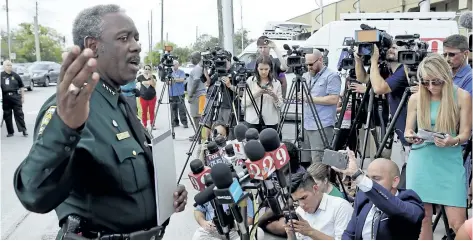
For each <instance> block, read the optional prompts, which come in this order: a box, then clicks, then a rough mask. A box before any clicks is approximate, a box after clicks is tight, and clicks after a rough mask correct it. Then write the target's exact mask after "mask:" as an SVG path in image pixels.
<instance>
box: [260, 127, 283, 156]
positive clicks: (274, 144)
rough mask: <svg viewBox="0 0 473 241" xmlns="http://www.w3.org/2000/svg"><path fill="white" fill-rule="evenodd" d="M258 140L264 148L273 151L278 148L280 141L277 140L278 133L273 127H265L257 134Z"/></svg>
mask: <svg viewBox="0 0 473 241" xmlns="http://www.w3.org/2000/svg"><path fill="white" fill-rule="evenodd" d="M259 141H260V142H261V145H263V147H264V150H266V151H267V152H268V151H274V150H276V149H278V148H279V146H280V145H281V141H280V140H279V134H278V132H277V131H276V130H275V129H271V128H266V129H264V130H262V131H261V133H260V134H259Z"/></svg>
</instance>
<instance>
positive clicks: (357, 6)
mask: <svg viewBox="0 0 473 241" xmlns="http://www.w3.org/2000/svg"><path fill="white" fill-rule="evenodd" d="M360 2H361V0H358V1H357V2H356V13H360V12H361V7H360Z"/></svg>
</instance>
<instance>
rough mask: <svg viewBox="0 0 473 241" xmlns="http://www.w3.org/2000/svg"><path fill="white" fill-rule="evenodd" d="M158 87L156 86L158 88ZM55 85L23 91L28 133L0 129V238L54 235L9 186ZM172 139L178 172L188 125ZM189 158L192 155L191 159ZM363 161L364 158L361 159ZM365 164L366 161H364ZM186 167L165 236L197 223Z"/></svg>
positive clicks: (181, 235) (164, 113) (289, 132)
mask: <svg viewBox="0 0 473 241" xmlns="http://www.w3.org/2000/svg"><path fill="white" fill-rule="evenodd" d="M160 89H161V88H159V90H160ZM55 90H56V88H55V86H51V87H47V88H43V87H37V88H35V89H34V91H32V92H27V93H26V96H25V104H24V107H23V111H24V112H25V120H26V126H27V128H28V130H29V133H30V136H28V137H23V136H22V135H21V133H15V136H14V137H10V138H7V137H6V134H7V133H6V129H5V127H3V128H2V129H1V133H0V135H1V138H0V145H1V195H2V197H1V217H2V224H1V239H2V240H3V239H27V240H31V239H33V240H38V239H54V238H55V236H56V233H57V231H58V230H59V227H58V224H57V217H56V214H55V213H54V211H53V212H50V213H48V214H35V213H30V212H28V211H27V210H26V209H24V208H23V206H22V205H21V203H20V202H19V201H18V198H17V197H16V195H15V192H14V190H13V185H12V180H13V174H14V172H15V170H16V168H17V167H18V165H19V164H20V163H21V162H22V161H23V159H24V158H25V157H26V156H27V154H28V151H29V149H30V147H31V144H32V141H33V137H32V136H33V135H32V133H33V128H34V123H35V120H36V116H37V114H38V110H39V109H40V107H41V105H42V104H43V103H44V101H45V100H46V99H47V98H48V97H50V96H51V95H52V94H53V93H54V92H55ZM168 111H169V110H168V105H162V106H161V107H160V108H159V113H158V115H157V119H156V123H157V128H158V129H157V130H156V131H155V134H159V133H161V132H163V131H165V130H168V129H169V126H170V125H169V116H170V115H169V112H168ZM175 132H176V139H175V140H174V153H175V161H176V174H177V175H179V174H180V171H181V169H182V167H183V166H184V164H185V161H186V159H187V155H186V153H187V152H188V151H189V147H190V142H189V141H188V139H187V138H188V137H189V136H190V135H192V134H193V130H192V128H189V129H183V128H182V127H178V128H175ZM283 137H284V138H285V139H293V138H294V125H293V124H285V125H284V128H283ZM398 148H399V147H398V146H395V149H394V150H393V152H392V153H393V156H392V159H393V160H395V161H396V162H397V163H398V165H399V164H400V162H399V160H400V158H399V149H398ZM191 160H192V159H191ZM365 163H366V162H365ZM365 166H366V164H365ZM187 173H189V168H187V170H186V172H185V175H184V178H183V181H181V183H182V184H184V185H185V186H186V188H187V190H188V192H189V202H188V205H187V207H186V210H185V211H184V212H182V213H179V214H175V215H173V217H172V221H171V223H170V225H169V226H168V228H167V230H166V234H165V236H164V238H165V239H172V240H174V239H181V240H182V239H191V238H192V235H193V233H194V231H195V230H196V228H197V224H196V222H195V221H194V217H193V207H192V204H193V199H194V195H195V194H196V193H197V191H195V190H194V189H193V187H192V185H191V184H190V182H189V180H188V179H187ZM442 226H443V224H441V223H440V224H439V227H438V228H437V230H436V235H435V239H440V238H441V236H442V234H443V230H444V229H443V227H442Z"/></svg>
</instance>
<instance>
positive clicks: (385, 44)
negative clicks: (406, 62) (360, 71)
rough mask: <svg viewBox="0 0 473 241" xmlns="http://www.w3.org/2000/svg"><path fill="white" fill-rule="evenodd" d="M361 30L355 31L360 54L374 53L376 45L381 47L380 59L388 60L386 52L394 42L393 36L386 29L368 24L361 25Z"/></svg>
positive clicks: (368, 54)
mask: <svg viewBox="0 0 473 241" xmlns="http://www.w3.org/2000/svg"><path fill="white" fill-rule="evenodd" d="M360 28H361V30H356V31H355V43H356V45H357V46H358V55H359V56H360V57H361V56H371V55H373V50H374V45H375V44H376V46H377V47H378V49H379V59H380V60H381V61H383V60H386V53H387V51H388V50H389V48H391V46H392V44H393V38H392V36H391V35H389V34H388V33H386V31H384V30H380V29H376V28H373V27H370V26H368V25H366V24H361V25H360Z"/></svg>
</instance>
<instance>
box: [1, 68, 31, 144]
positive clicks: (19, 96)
mask: <svg viewBox="0 0 473 241" xmlns="http://www.w3.org/2000/svg"><path fill="white" fill-rule="evenodd" d="M3 68H4V71H3V72H2V73H1V75H0V76H1V87H2V96H3V102H2V108H3V119H4V120H5V124H6V126H7V133H8V134H7V137H12V136H13V133H14V132H15V130H14V129H13V120H12V112H13V115H14V116H15V122H16V127H17V128H18V132H23V136H28V133H27V132H26V125H25V115H24V114H23V101H24V89H23V88H24V87H25V86H24V85H23V81H22V80H21V77H20V76H19V75H18V74H17V73H15V72H13V71H12V63H11V62H10V61H8V60H6V61H4V62H3Z"/></svg>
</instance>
